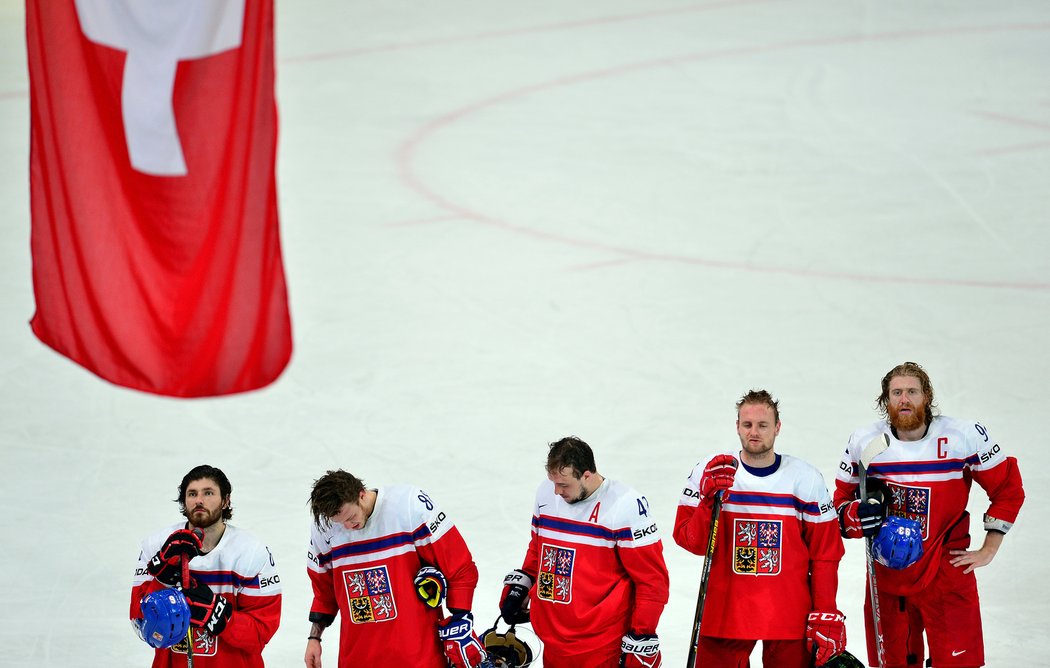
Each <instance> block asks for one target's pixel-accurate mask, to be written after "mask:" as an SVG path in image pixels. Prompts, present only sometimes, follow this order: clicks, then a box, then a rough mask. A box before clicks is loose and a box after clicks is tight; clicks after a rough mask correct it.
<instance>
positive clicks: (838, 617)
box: [806, 610, 846, 666]
mask: <svg viewBox="0 0 1050 668" xmlns="http://www.w3.org/2000/svg"><path fill="white" fill-rule="evenodd" d="M845 622H846V618H845V617H844V616H843V614H842V613H841V612H839V611H838V610H831V611H829V612H822V611H820V610H814V611H813V612H811V613H809V617H808V618H807V620H806V639H807V640H809V641H810V642H811V643H813V647H814V648H815V649H816V650H817V665H818V666H823V665H824V664H825V663H827V662H828V661H830V660H831V659H833V658H835V657H836V656H838V655H839V654H841V653H842V652H844V651H845V650H846V624H845Z"/></svg>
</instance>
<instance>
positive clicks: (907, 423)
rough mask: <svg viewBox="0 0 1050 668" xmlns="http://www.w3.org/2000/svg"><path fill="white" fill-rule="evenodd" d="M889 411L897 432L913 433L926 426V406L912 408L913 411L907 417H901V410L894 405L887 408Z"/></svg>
mask: <svg viewBox="0 0 1050 668" xmlns="http://www.w3.org/2000/svg"><path fill="white" fill-rule="evenodd" d="M887 409H888V410H889V413H890V424H891V425H893V428H894V429H896V430H897V431H913V430H915V429H918V428H919V427H922V426H923V425H925V424H926V406H925V405H923V404H920V405H918V406H911V409H912V411H911V413H908V414H907V415H901V414H900V410H899V409H898V408H897V407H896V406H894V405H893V404H890V405H889V406H887Z"/></svg>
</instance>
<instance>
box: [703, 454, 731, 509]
mask: <svg viewBox="0 0 1050 668" xmlns="http://www.w3.org/2000/svg"><path fill="white" fill-rule="evenodd" d="M736 466H737V461H736V457H734V456H732V455H715V456H714V457H713V458H712V459H711V461H709V462H708V463H707V466H706V467H704V474H703V476H701V478H700V500H701V501H704V500H706V499H714V497H715V494H717V493H718V492H723V491H726V490H728V489H729V488H730V487H732V486H733V479H734V477H735V476H736ZM726 495H727V496H728V492H726Z"/></svg>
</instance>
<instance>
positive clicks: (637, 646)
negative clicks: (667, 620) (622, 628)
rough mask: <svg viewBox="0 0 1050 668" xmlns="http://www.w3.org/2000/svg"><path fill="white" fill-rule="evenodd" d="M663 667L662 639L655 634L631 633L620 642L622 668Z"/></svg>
mask: <svg viewBox="0 0 1050 668" xmlns="http://www.w3.org/2000/svg"><path fill="white" fill-rule="evenodd" d="M661 665H663V658H662V657H661V656H660V639H659V638H657V637H656V634H655V633H635V632H634V631H631V632H630V633H628V634H627V635H625V636H624V637H623V639H621V640H620V666H621V667H622V668H659V667H660V666H661Z"/></svg>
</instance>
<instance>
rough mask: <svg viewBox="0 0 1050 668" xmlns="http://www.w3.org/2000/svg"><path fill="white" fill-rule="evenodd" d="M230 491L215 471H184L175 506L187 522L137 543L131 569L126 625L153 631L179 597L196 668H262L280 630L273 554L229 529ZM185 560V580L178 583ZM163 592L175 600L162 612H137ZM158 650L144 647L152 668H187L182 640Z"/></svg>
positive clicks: (154, 608) (239, 531) (241, 532)
mask: <svg viewBox="0 0 1050 668" xmlns="http://www.w3.org/2000/svg"><path fill="white" fill-rule="evenodd" d="M232 491H233V489H232V486H231V485H230V481H229V479H228V478H227V477H226V474H225V473H223V472H222V471H221V470H219V469H217V468H215V467H214V466H208V465H201V466H197V467H195V468H193V469H191V470H190V471H189V473H187V474H186V475H185V476H184V477H183V479H182V483H181V484H180V485H179V492H178V498H177V499H175V501H176V502H177V503H178V504H179V510H180V511H181V512H182V514H183V515H184V516H185V518H186V521H185V522H179V523H178V524H175V525H174V526H169V527H165V528H164V529H162V530H160V531H158V532H156V533H154V534H152V535H150V536H149V537H147V538H146V539H145V540H143V541H142V550H141V552H140V553H139V563H138V567H137V568H136V569H135V579H134V583H133V586H132V590H131V618H132V620H133V621H134V622H135V624H136V626H137V627H138V628H139V629H140V633H141V630H142V629H149V628H151V627H152V626H153V625H155V623H156V622H157V620H156V619H154V618H153V616H154V615H157V614H161V615H165V618H167V617H168V616H172V615H173V613H172V611H177V610H178V605H179V601H181V596H184V597H185V601H186V603H188V604H189V614H190V617H191V621H190V631H191V636H192V638H193V661H194V667H195V668H262V666H263V658H262V652H263V648H264V647H265V646H266V643H268V642H269V641H270V638H272V637H273V634H274V633H275V632H276V631H277V626H278V625H279V624H280V619H281V579H280V577H279V576H278V574H277V569H276V566H275V563H274V559H273V555H272V554H271V552H270V549H269V548H268V547H266V545H264V544H263V543H262V542H261V541H259V539H258V538H256V537H255V536H253V535H252V534H250V533H248V532H247V531H244V530H243V529H240V528H238V527H235V526H233V525H232V524H229V523H228V520H230V518H232V517H233V507H232V506H231V494H232ZM184 559H186V560H188V561H189V578H188V581H183V573H182V561H183V560H184ZM166 587H167V588H176V589H178V590H179V591H181V594H180V595H178V596H172V597H170V599H171V603H170V605H165V606H164V607H158V606H156V605H155V603H154V601H153V600H152V599H147V600H148V601H149V602H150V603H151V604H150V605H148V606H145V608H146V610H144V609H143V607H144V606H143V603H142V601H143V599H145V598H146V597H147V595H148V594H150V593H151V592H157V591H160V590H162V589H164V588H166ZM144 613H145V614H146V615H147V617H145V618H144ZM174 616H175V618H176V619H177V618H178V615H177V614H175V615H174ZM144 639H146V638H144ZM147 642H149V641H148V640H147ZM162 645H166V643H157V644H154V643H151V646H154V647H157V649H156V650H155V654H154V658H153V667H154V668H169V667H171V666H185V665H186V663H187V661H186V650H187V645H186V642H185V640H183V641H182V642H179V643H176V644H174V645H172V646H170V647H167V646H162Z"/></svg>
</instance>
